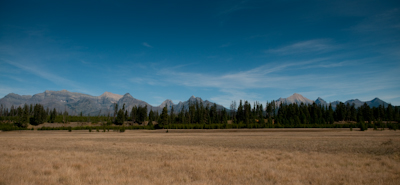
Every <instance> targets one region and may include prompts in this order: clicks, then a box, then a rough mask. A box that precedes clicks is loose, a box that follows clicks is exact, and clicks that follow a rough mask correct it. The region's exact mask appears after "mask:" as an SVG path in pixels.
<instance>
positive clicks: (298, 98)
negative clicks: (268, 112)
mask: <svg viewBox="0 0 400 185" xmlns="http://www.w3.org/2000/svg"><path fill="white" fill-rule="evenodd" d="M275 102H276V104H277V105H279V104H281V103H282V104H291V103H297V104H300V103H304V104H312V103H314V102H315V103H316V104H318V105H324V106H329V104H331V105H332V107H333V108H335V107H336V105H338V104H339V103H341V101H334V102H330V103H327V102H326V101H325V100H324V99H322V98H320V97H318V98H317V99H316V100H315V101H313V100H310V99H308V98H305V97H304V96H302V95H301V94H297V93H294V94H293V95H292V96H289V97H287V98H279V99H278V100H276V101H275ZM343 103H344V104H347V103H349V104H350V105H352V104H353V103H354V105H355V107H356V108H357V107H361V106H362V105H364V103H367V105H368V106H370V107H378V106H379V105H383V106H384V107H387V106H388V105H389V104H388V103H386V102H384V101H382V100H381V99H379V98H374V99H373V100H371V101H361V100H359V99H352V100H347V101H345V102H343Z"/></svg>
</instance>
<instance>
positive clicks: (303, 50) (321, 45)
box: [265, 39, 336, 55]
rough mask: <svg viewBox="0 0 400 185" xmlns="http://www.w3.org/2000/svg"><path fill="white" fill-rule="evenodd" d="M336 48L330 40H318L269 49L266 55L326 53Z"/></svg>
mask: <svg viewBox="0 0 400 185" xmlns="http://www.w3.org/2000/svg"><path fill="white" fill-rule="evenodd" d="M335 48H336V46H334V45H332V44H331V42H330V41H329V40H328V39H316V40H307V41H302V42H297V43H294V44H291V45H288V46H283V47H281V48H277V49H269V50H266V51H265V53H274V54H278V55H291V54H310V53H325V52H329V51H332V50H334V49H335Z"/></svg>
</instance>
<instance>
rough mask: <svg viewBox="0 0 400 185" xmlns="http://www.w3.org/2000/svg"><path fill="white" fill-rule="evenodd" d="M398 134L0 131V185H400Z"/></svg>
mask: <svg viewBox="0 0 400 185" xmlns="http://www.w3.org/2000/svg"><path fill="white" fill-rule="evenodd" d="M399 136H400V132H398V131H397V132H395V131H388V130H385V131H371V130H369V131H366V132H360V131H352V132H351V131H349V130H348V129H257V130H246V129H243V130H233V129H232V130H223V131H220V130H209V131H204V130H169V133H165V130H155V131H150V130H140V131H137V130H136V131H126V132H124V133H117V132H91V133H89V132H88V131H75V130H74V131H72V132H67V131H12V132H0V184H400V137H399Z"/></svg>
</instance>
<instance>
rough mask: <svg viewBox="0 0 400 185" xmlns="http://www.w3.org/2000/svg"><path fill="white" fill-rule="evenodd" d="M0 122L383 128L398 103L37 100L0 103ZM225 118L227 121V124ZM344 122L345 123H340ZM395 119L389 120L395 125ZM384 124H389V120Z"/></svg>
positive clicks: (398, 117) (398, 116)
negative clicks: (63, 107) (93, 107)
mask: <svg viewBox="0 0 400 185" xmlns="http://www.w3.org/2000/svg"><path fill="white" fill-rule="evenodd" d="M0 121H1V122H3V123H13V124H14V125H15V126H17V127H21V128H24V127H25V128H26V127H27V126H28V123H29V124H31V125H39V124H42V123H44V122H49V123H57V122H58V123H68V122H92V123H104V124H107V125H111V124H115V125H123V124H124V123H125V124H129V125H134V124H138V125H142V126H144V125H146V126H150V127H154V128H276V127H278V128H288V127H291V128H299V127H337V126H332V125H333V124H334V123H335V122H336V123H337V122H344V125H342V126H344V127H353V126H354V127H355V125H353V124H357V126H358V127H360V128H361V126H363V127H364V128H368V127H387V126H388V125H387V124H388V123H389V124H392V123H393V122H397V123H399V122H400V110H399V107H398V106H392V105H390V104H389V105H388V106H387V107H384V106H382V105H380V106H378V107H370V106H368V105H367V104H366V103H364V105H362V106H360V107H358V108H356V107H355V105H354V104H352V105H350V104H349V103H347V104H344V103H339V104H337V106H336V108H335V109H333V107H332V105H330V104H329V105H320V104H316V103H313V104H304V103H300V104H282V103H281V104H279V105H278V104H277V103H276V102H275V101H272V102H267V103H266V104H265V108H264V106H263V104H261V103H259V102H255V103H253V105H251V103H249V102H248V101H242V100H240V102H239V105H238V106H236V102H234V101H233V102H232V104H231V106H230V110H227V109H225V108H223V109H217V105H216V104H215V103H214V104H213V105H211V106H210V105H206V106H204V104H203V103H202V102H194V103H190V104H189V105H188V107H187V108H186V107H182V108H181V109H180V110H177V111H176V110H174V107H171V108H170V109H168V107H167V106H165V107H164V108H163V109H162V111H161V112H158V111H153V110H151V109H150V110H148V108H147V106H134V107H132V109H130V110H128V109H126V107H125V104H123V105H122V106H120V105H118V104H114V114H112V115H110V113H108V115H104V114H103V115H102V114H101V111H100V112H99V114H98V115H97V116H90V114H89V115H87V116H85V115H83V114H82V113H80V114H79V115H77V116H71V115H68V112H67V111H59V110H56V109H55V108H54V109H52V110H50V109H49V108H46V109H45V108H44V107H43V105H41V104H35V105H32V104H31V105H27V104H25V105H23V106H18V107H14V106H11V108H10V109H8V108H4V107H3V105H0ZM228 122H229V124H228ZM346 124H347V125H346ZM397 125H398V124H395V125H394V126H395V127H396V126H397ZM389 126H393V124H392V125H389Z"/></svg>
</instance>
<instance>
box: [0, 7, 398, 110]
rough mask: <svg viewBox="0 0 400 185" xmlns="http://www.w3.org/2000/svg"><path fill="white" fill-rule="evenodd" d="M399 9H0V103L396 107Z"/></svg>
mask: <svg viewBox="0 0 400 185" xmlns="http://www.w3.org/2000/svg"><path fill="white" fill-rule="evenodd" d="M399 74H400V2H399V1H364V0H363V1H347V0H346V1H297V0H293V1H291V0H286V1H252V0H248V1H234V0H227V1H203V0H202V1H183V0H182V1H168V2H167V1H133V2H132V1H117V2H114V1H84V2H82V1H64V2H61V1H18V0H13V1H1V2H0V84H1V85H0V97H4V96H5V95H7V94H8V93H11V92H13V93H17V94H24V95H25V94H30V95H32V94H36V93H40V92H43V91H45V90H62V89H66V90H68V91H72V92H80V93H86V94H90V95H95V96H98V95H101V94H102V93H103V92H105V91H108V92H112V93H116V94H121V95H123V94H125V93H130V94H131V95H132V96H133V97H135V98H137V99H141V100H144V101H147V102H148V103H150V104H152V105H159V104H160V103H161V102H162V101H164V100H165V99H171V100H173V101H174V102H175V103H178V102H179V101H185V100H187V99H188V98H189V97H190V96H191V95H194V96H196V97H202V98H203V99H208V100H210V101H214V102H217V103H219V104H222V105H224V106H226V107H229V104H230V102H231V101H232V100H239V99H243V100H249V101H259V102H262V103H265V102H266V101H271V100H276V99H278V98H279V97H288V96H290V95H292V94H293V93H300V94H302V95H303V96H305V97H307V98H309V99H312V100H315V99H316V98H317V97H321V98H323V99H325V100H326V101H328V102H331V101H335V100H340V101H346V100H349V99H355V98H358V99H360V100H362V101H368V100H371V99H373V98H375V97H379V98H381V99H382V100H384V101H386V102H390V103H392V104H394V105H400V75H399Z"/></svg>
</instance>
